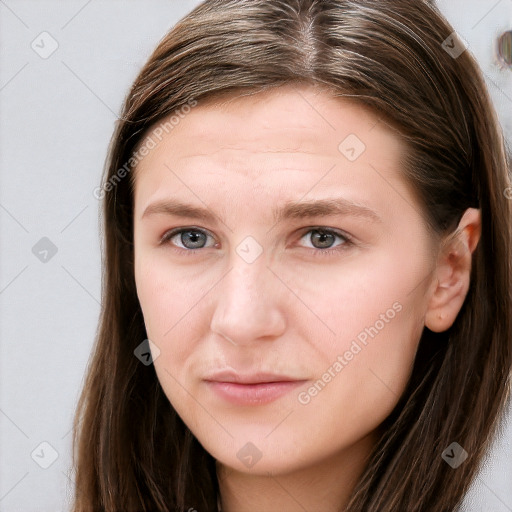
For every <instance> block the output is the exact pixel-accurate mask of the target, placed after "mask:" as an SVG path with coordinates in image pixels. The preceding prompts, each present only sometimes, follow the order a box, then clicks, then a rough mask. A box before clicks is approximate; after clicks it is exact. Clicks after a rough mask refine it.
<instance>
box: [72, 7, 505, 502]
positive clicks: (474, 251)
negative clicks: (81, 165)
mask: <svg viewBox="0 0 512 512" xmlns="http://www.w3.org/2000/svg"><path fill="white" fill-rule="evenodd" d="M509 164H510V158H509V157H508V156H507V154H506V150H505V144H504V140H503V135H502V132H501V130H500V127H499V124H498V121H497V117H496V114H495V111H494V109H493V107H492V105H491V101H490V99H489V96H488V93H487V91H486V88H485V84H484V81H483V79H482V75H481V72H480V71H479V69H478V66H477V64H476V62H475V60H474V59H473V57H471V55H470V54H469V53H468V52H467V51H465V47H464V46H463V45H462V43H461V42H460V41H459V39H458V38H457V37H456V34H454V32H453V29H452V27H450V25H449V24H448V23H447V22H446V20H445V19H444V18H443V17H442V16H441V14H440V13H439V11H438V10H437V8H436V7H435V6H434V5H433V4H432V3H430V2H427V1H422V0H414V1H410V0H407V1H405V0H403V1H402V0H393V1H391V0H385V1H381V2H375V1H373V0H352V1H350V2H349V1H346V0H322V1H320V0H265V1H263V0H261V1H260V0H248V1H240V0H207V1H205V2H204V3H202V4H201V5H199V6H198V7H197V8H196V9H195V10H194V11H192V12H191V13H190V14H189V15H188V16H186V17H185V18H184V19H183V20H181V21H180V23H178V24H177V25H176V26H175V27H174V29H173V30H172V31H171V32H170V33H169V34H168V35H167V36H166V37H165V38H164V39H163V40H162V41H161V42H160V44H159V45H158V47H157V48H156V50H155V51H154V53H153V54H152V55H151V57H150V59H149V61H148V62H147V64H146V65H145V66H144V68H143V69H142V71H141V72H140V74H139V76H138V77H137V79H136V80H135V83H134V85H133V87H132V88H131V90H130V92H129V94H128V96H127V98H126V100H125V104H124V108H123V113H122V117H121V119H120V121H119V122H118V125H117V128H116V131H115V134H114V136H113V139H112V143H111V147H110V153H109V156H108V162H107V167H106V171H105V176H104V183H103V185H102V187H101V189H100V190H99V192H100V193H99V194H98V197H102V198H104V210H103V214H104V229H105V260H104V261H105V274H104V283H103V306H104V307H103V310H102V316H101V319H100V326H99V331H98V336H97V340H96V345H95V350H94V354H93V357H92V360H91V363H90V366H89V369H88V374H87V380H86V383H85V386H84V390H83V393H82V396H81V400H80V403H79V406H78V410H77V414H76V418H75V464H76V469H77V474H76V482H77V487H76V497H75V506H74V510H75V511H76V512H78V511H84V512H85V511H89V510H105V511H118V510H123V511H136V510H159V511H174V510H180V511H182V510H189V511H191V510H197V511H203V510H208V511H216V510H223V511H224V512H234V511H236V512H244V511H258V512H262V511H273V510H279V511H295V510H329V511H338V510H347V511H354V512H355V511H363V510H364V511H373V512H377V511H379V512H383V511H386V512H391V511H397V510H400V511H401V510H404V511H405V510H407V511H429V512H430V511H439V512H441V511H448V510H450V511H451V510H454V509H456V508H457V507H458V506H459V505H460V503H461V501H462V499H463V497H464V494H465V492H466V491H467V489H468V488H469V486H470V484H471V482H472V479H473V478H474V476H475V474H476V471H477V470H478V466H479V463H480V461H481V460H482V457H483V455H484V454H485V451H486V450H487V449H488V447H489V442H490V440H491V439H492V436H493V435H494V433H495V432H496V429H497V427H498V425H499V420H500V418H501V414H502V412H503V410H504V406H505V404H506V400H507V397H508V393H509V385H510V381H509V376H510V369H511V364H512V352H511V346H510V341H511V322H510V311H511V272H510V270H511V268H510V266H511V263H510V262H511V256H512V251H511V237H510V234H511V209H510V200H509V199H507V197H510V190H512V189H510V177H509V173H508V168H509ZM151 363H153V364H151Z"/></svg>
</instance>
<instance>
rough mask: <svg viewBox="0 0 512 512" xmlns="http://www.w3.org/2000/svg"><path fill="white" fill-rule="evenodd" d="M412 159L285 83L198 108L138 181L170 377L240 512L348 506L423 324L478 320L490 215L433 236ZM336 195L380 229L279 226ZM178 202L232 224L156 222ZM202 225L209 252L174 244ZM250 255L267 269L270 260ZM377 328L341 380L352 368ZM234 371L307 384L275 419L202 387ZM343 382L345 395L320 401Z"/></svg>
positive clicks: (366, 121)
mask: <svg viewBox="0 0 512 512" xmlns="http://www.w3.org/2000/svg"><path fill="white" fill-rule="evenodd" d="M350 134H355V135H356V136H357V137H358V138H359V139H360V140H361V141H362V142H363V143H364V145H365V146H366V149H365V150H364V152H362V154H361V155H360V156H359V157H358V158H357V159H355V160H354V161H350V160H349V159H347V157H346V156H345V154H344V153H343V150H342V151H340V149H339V146H340V143H342V142H343V141H344V140H345V139H346V137H347V136H348V135H350ZM352 145H353V144H352ZM343 147H344V146H342V148H343ZM405 150H406V147H405V145H404V143H403V142H402V140H401V139H400V137H399V135H398V133H397V132H396V131H395V130H393V129H392V128H390V127H389V126H388V125H387V124H385V123H384V122H383V121H381V120H379V119H378V118H377V117H376V116H375V115H374V114H373V113H372V112H370V111H369V110H367V109H365V108H363V107H361V106H358V105H357V104H355V103H352V102H349V101H347V100H344V99H340V98H337V99H335V98H332V97H331V96H329V95H328V94H327V92H325V91H322V90H321V89H317V88H313V87H302V88H300V89H294V88H293V87H289V86H286V87H281V88H279V89H277V90H273V91H271V92H265V93H260V94H257V95H253V96H245V97H233V98H230V100H229V101H222V102H214V103H212V102H210V103H207V104H202V103H199V105H198V106H196V107H195V108H193V109H192V111H191V112H190V113H189V114H187V115H186V116H185V117H184V118H183V119H181V120H180V122H179V124H178V125H177V126H175V127H174V129H173V130H172V131H169V133H164V135H163V138H162V141H161V142H159V144H158V145H157V146H156V147H155V148H154V149H152V150H151V151H150V152H149V154H148V155H147V156H146V157H145V158H144V159H143V160H142V162H140V164H139V165H138V167H137V169H136V174H135V178H136V179H135V203H134V243H135V279H136V285H137V292H138V297H139V301H140V304H141V308H142V311H143V314H144V320H145V325H146V329H147V334H148V338H149V339H150V340H151V341H152V343H153V344H154V345H153V352H154V354H155V355H157V354H156V351H155V350H154V347H158V350H159V354H158V355H157V357H156V359H155V361H154V365H155V370H156V373H157V376H158V379H159V381H160V383H161V385H162V388H163V390H164V392H165V393H166V395H167V397H168V398H169V400H170V402H171V403H172V405H173V406H174V408H175V409H176V410H177V412H178V414H179V415H180V416H181V418H182V419H183V421H184V422H185V423H186V424H187V426H188V427H189V428H190V430H191V431H192V432H193V433H194V435H195V436H196V437H197V438H198V439H199V441H200V442H201V444H202V445H203V446H204V447H205V449H206V450H207V451H208V452H210V453H211V454H212V455H213V456H214V457H215V458H216V460H217V467H218V477H219V482H220V488H221V496H222V507H223V510H224V511H225V512H246V511H247V512H248V511H258V512H265V511H275V510H281V511H290V512H292V511H299V510H300V511H303V510H318V509H319V507H320V505H321V508H322V510H324V511H335V510H339V507H340V506H342V505H344V504H346V502H347V499H348V496H349V494H350V492H351V490H352V489H353V487H354V485H355V483H356V481H357V478H358V477H359V476H360V474H361V472H362V470H363V468H364V465H365V463H366V461H367V458H368V456H369V454H370V452H371V450H372V448H373V446H374V444H375V442H376V440H377V436H378V434H377V428H378V426H379V425H380V424H381V423H382V421H383V420H384V419H385V418H386V417H387V416H388V415H389V413H390V412H391V411H392V409H393V408H394V406H395V405H396V403H397V402H398V399H399V397H400V395H401V394H402V393H403V391H404V389H405V386H406V384H407V381H408V379H409V377H410V374H411V370H412V366H413V362H414V357H415V354H416V350H417V348H418V342H419V339H420V336H421V333H422V331H423V329H424V327H425V326H427V327H428V328H430V329H431V330H433V331H436V332H440V331H443V330H445V329H447V328H449V327H450V325H452V323H453V321H454V320H455V318H456V316H457V314H458V312H459V310H460V308H461V306H462V303H463V301H464V298H465V296H466V293H467V290H468V286H469V275H470V269H471V253H472V252H473V251H474V249H475V247H476V245H477V243H478V239H479V236H480V216H479V211H478V210H473V209H468V210H467V211H466V213H465V214H464V216H463V217H462V219H461V222H460V224H459V229H458V230H457V232H456V233H455V235H454V236H453V237H452V238H450V239H447V240H445V241H442V240H441V241H440V240H439V239H437V238H436V237H434V236H432V235H431V234H430V233H429V231H428V230H427V227H426V225H425V222H424V219H423V215H422V213H421V207H420V205H419V204H418V203H417V201H416V199H415V196H414V194H413V191H412V189H411V188H410V186H409V185H408V184H407V183H406V182H405V181H404V179H403V177H402V174H401V171H400V165H399V158H400V155H402V154H403V152H404V151H405ZM328 197H335V198H344V199H345V200H348V201H352V202H354V203H357V204H359V205H361V204H362V205H365V206H366V207H367V208H369V209H371V210H373V211H374V212H375V213H376V215H377V216H378V220H377V219H371V218H369V217H365V216H359V215H354V214H347V213H344V214H336V215H331V216H329V215H325V214H323V215H315V216H313V217H307V218H291V219H287V220H282V221H281V222H279V223H276V222H275V221H274V218H273V216H272V213H271V212H272V209H273V208H278V207H282V206H283V205H284V204H285V203H286V202H287V201H298V202H301V203H303V202H305V201H309V200H317V199H324V198H328ZM167 199H175V200H180V201H181V202H185V203H189V204H192V205H194V206H197V207H203V208H207V209H208V211H210V212H212V213H213V214H214V215H215V219H216V220H214V221H210V220H208V221H207V220H200V219H197V218H192V217H186V216H185V217H181V216H178V215H176V214H173V215H170V214H168V213H163V212H160V213H152V214H147V215H145V216H143V214H144V212H145V211H146V208H148V206H149V205H151V204H154V203H155V202H158V201H161V200H167ZM192 227H193V228H196V229H200V230H203V231H205V232H206V235H207V236H206V237H204V238H201V235H200V234H199V237H200V238H199V242H198V243H199V248H196V249H190V248H189V249H187V246H185V245H184V242H183V240H182V238H181V237H180V235H179V234H178V235H177V236H174V237H172V238H170V239H167V240H166V241H164V242H163V243H160V239H161V238H162V237H163V235H164V234H165V233H168V232H169V231H170V230H171V229H173V228H189V229H190V228H192ZM318 227H323V228H329V229H331V230H334V231H336V232H341V233H346V234H348V235H350V237H352V238H351V239H352V242H353V243H351V244H349V243H347V242H346V241H345V239H344V238H342V237H338V236H336V233H335V234H334V235H332V236H330V237H329V235H328V237H327V242H325V239H324V246H322V245H320V244H321V242H318V236H316V238H315V233H316V235H318V232H315V231H314V228H318ZM312 230H313V231H312ZM247 236H251V237H252V238H253V239H254V240H255V241H256V242H257V244H259V247H260V248H261V250H262V252H261V254H260V255H259V256H258V257H257V258H256V259H255V260H254V261H252V262H248V261H246V259H244V258H243V257H241V256H240V254H239V253H238V252H237V247H238V246H239V245H240V244H241V242H242V241H244V240H245V239H246V237H247ZM245 241H246V240H245ZM246 242H247V241H246ZM185 243H187V239H185ZM201 243H202V245H201ZM251 243H252V242H251ZM325 244H326V245H327V247H326V245H325ZM188 247H190V242H189V245H188ZM240 247H242V248H244V249H245V250H246V251H248V253H251V254H255V253H254V252H251V251H254V247H256V245H254V247H253V246H248V245H244V244H242V245H241V246H240ZM315 248H316V249H317V254H315ZM329 249H330V250H331V251H332V252H331V253H325V251H326V250H329ZM187 251H188V252H187ZM321 251H324V253H323V254H321ZM242 254H243V253H242ZM393 305H395V306H394V307H395V310H394V313H395V314H394V316H393V318H392V319H390V318H389V316H391V313H389V314H388V313H386V312H389V310H390V309H393ZM398 309H399V310H400V311H397V310H398ZM382 315H384V317H385V318H384V319H383V317H382ZM378 320H381V323H383V325H384V326H383V327H382V328H380V325H381V324H380V323H379V324H376V322H377V321H378ZM386 320H387V321H386ZM376 325H378V328H377V331H378V332H377V334H376V335H374V336H373V337H370V336H368V339H367V340H366V341H367V343H366V344H365V345H363V344H362V343H358V345H359V346H360V348H361V350H360V351H358V352H357V353H356V354H355V355H353V357H352V358H351V359H350V360H347V359H346V358H345V359H344V361H345V363H346V364H344V365H343V367H342V370H341V371H338V372H336V371H334V370H333V363H335V362H336V361H337V360H338V361H339V359H338V356H342V357H344V354H346V352H347V351H350V348H351V347H352V348H354V345H353V344H352V343H353V341H354V340H356V341H357V340H358V338H357V337H358V335H359V336H360V337H361V336H362V335H361V333H362V332H363V331H365V328H369V327H370V326H376ZM355 350H357V349H355ZM224 368H234V369H235V370H236V371H237V372H240V373H244V372H245V373H249V372H251V371H272V372H275V373H279V374H285V375H288V376H290V377H294V378H297V379H301V380H304V381H305V382H304V383H303V384H301V385H300V386H298V387H297V389H295V390H293V391H291V392H289V393H287V394H285V395H284V396H282V397H280V398H278V399H277V400H275V401H273V402H270V403H267V404H261V405H241V406H240V405H233V404H232V403H230V402H227V401H225V400H224V399H223V398H221V397H219V396H218V395H217V394H216V393H214V392H213V391H212V390H211V388H210V386H209V385H208V384H207V383H206V382H205V381H204V378H205V377H206V376H207V375H209V374H210V373H211V372H212V371H214V370H216V369H219V370H220V369H224ZM328 369H330V370H331V374H330V375H331V379H330V381H329V382H328V383H327V384H326V385H325V386H324V387H323V388H321V390H320V391H317V393H316V394H314V396H312V395H311V393H310V392H309V391H308V390H311V387H312V386H313V385H314V383H315V382H317V381H318V380H319V379H322V378H323V379H324V382H325V380H327V377H325V374H326V372H328ZM333 373H334V376H333V375H332V374H333ZM322 376H324V377H322ZM300 393H302V395H300ZM299 396H302V398H303V400H302V402H301V401H300V400H299ZM307 396H309V398H310V400H309V401H307V398H304V397H307ZM305 401H307V403H303V402H305ZM248 442H250V443H252V445H254V446H255V447H256V448H257V451H258V452H259V453H260V454H261V458H260V459H259V460H258V461H257V462H256V463H255V464H254V465H253V466H252V467H247V465H246V464H245V463H244V462H243V460H241V459H242V457H240V458H239V457H237V453H238V452H239V450H240V449H242V447H244V445H246V444H247V443H248ZM252 445H251V446H252ZM246 450H249V451H251V450H253V451H254V453H253V455H254V454H256V453H257V452H256V450H255V449H254V448H247V447H246ZM242 453H244V452H242Z"/></svg>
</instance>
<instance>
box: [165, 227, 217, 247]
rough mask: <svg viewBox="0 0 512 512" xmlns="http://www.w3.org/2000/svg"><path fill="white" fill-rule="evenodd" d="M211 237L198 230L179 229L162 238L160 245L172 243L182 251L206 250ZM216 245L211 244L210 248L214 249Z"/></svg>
mask: <svg viewBox="0 0 512 512" xmlns="http://www.w3.org/2000/svg"><path fill="white" fill-rule="evenodd" d="M208 237H211V235H210V234H209V233H208V232H206V231H203V230H202V229H197V228H179V229H173V230H171V231H168V232H167V233H165V234H164V236H163V237H162V239H161V241H160V243H161V244H163V243H166V242H171V243H172V244H173V245H175V246H176V247H178V248H180V249H184V250H192V249H204V248H206V247H208V246H207V245H206V242H207V240H208ZM211 238H213V237H211ZM214 246H215V243H213V244H210V246H209V247H214Z"/></svg>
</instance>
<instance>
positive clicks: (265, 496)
mask: <svg viewBox="0 0 512 512" xmlns="http://www.w3.org/2000/svg"><path fill="white" fill-rule="evenodd" d="M374 442H375V439H374V437H373V436H372V435H370V436H367V437H365V438H363V439H361V440H360V441H358V443H356V444H354V445H352V446H350V447H349V448H347V449H344V450H342V451H340V452H338V453H336V454H334V455H333V456H331V457H330V458H329V459H328V460H325V459H323V460H321V461H319V462H318V463H316V464H313V465H311V466H310V467H307V468H300V469H297V470H294V471H291V472H288V473H286V474H270V473H269V474H267V475H251V474H248V473H244V472H240V471H237V470H234V469H231V468H228V467H226V466H224V465H222V464H220V463H219V462H217V477H218V481H219V488H220V495H221V502H222V512H275V511H276V510H279V511H280V512H304V511H305V510H320V509H321V510H322V512H340V511H341V510H344V509H345V507H346V505H347V504H348V500H349V497H350V494H351V493H352V490H353V489H354V487H355V485H356V483H357V481H358V479H359V477H360V476H361V474H362V472H363V470H364V468H365V465H366V463H367V461H368V456H369V455H370V452H371V450H372V448H373V446H374Z"/></svg>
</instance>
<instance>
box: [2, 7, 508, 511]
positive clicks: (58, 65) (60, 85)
mask: <svg viewBox="0 0 512 512" xmlns="http://www.w3.org/2000/svg"><path fill="white" fill-rule="evenodd" d="M198 3H199V2H198V1H197V0H190V1H184V0H180V1H172V0H169V1H147V0H146V1H142V0H138V1H133V0H132V1H127V0H125V1H115V0H108V1H107V0H103V1H100V0H89V1H84V0H82V1H80V2H77V1H66V2H64V1H35V0H32V1H22V0H18V1H14V0H9V1H8V0H0V70H1V71H0V167H1V187H0V244H1V251H2V252H1V254H2V257H1V260H0V312H1V320H2V321H1V324H0V340H1V345H0V351H1V357H0V453H1V456H0V511H2V512H32V511H34V512H35V511H37V512H41V511H66V510H69V503H70V497H71V492H72V487H73V483H72V479H73V474H72V472H71V458H70V453H71V452H70V450H71V422H72V417H73V412H74V408H75V406H76V401H77V399H78V394H79V391H80V389H81V386H82V384H83V376H84V371H85V368H86V365H87V361H88V358H89V355H90V351H91V348H92V343H93V339H94V335H95V331H96V326H97V321H98V314H99V310H100V306H99V299H100V276H101V268H100V263H101V260H100V241H99V232H98V206H99V204H98V201H97V200H96V199H95V198H94V196H93V190H94V189H95V187H97V186H98V184H99V182H100V176H101V172H102V168H103V164H104V159H105V155H106V150H107V145H108V142H109V140H110V136H111V133H112V131H113V128H114V123H115V120H116V115H117V113H118V112H119V110H120V107H121V103H122V100H123V98H124V96H125V94H126V92H127V89H128V87H129V86H130V84H131V82H132V81H133V79H134V78H135V76H136V74H137V72H138V71H139V69H140V67H141V66H142V64H143V63H144V62H145V60H146V59H147V57H148V56H149V54H150V52H151V51H152V49H153V48H154V47H155V45H156V44H157V43H158V41H159V40H160V38H161V37H163V35H164V34H165V33H166V32H167V30H168V29H169V28H170V27H171V26H172V25H173V24H174V23H175V22H176V21H177V20H178V19H179V18H180V17H182V16H183V15H184V14H185V13H186V12H188V11H189V10H190V9H191V8H192V7H193V6H195V5H197V4H198ZM439 5H440V7H441V8H442V10H443V11H444V12H445V14H446V15H447V17H448V19H449V20H450V22H451V23H452V24H453V25H454V27H455V29H456V30H457V31H458V32H459V33H460V34H461V35H462V37H463V38H464V39H465V40H466V41H467V42H468V43H469V49H470V51H472V52H473V53H474V54H475V55H476V56H477V58H478V59H479V61H480V63H481V66H482V69H483V70H484V72H485V74H486V77H487V82H488V85H489V89H490V91H491V94H492V96H493V99H494V101H495V103H496V107H497V109H498V111H499V115H500V120H501V123H502V125H503V127H504V130H505V132H506V134H507V137H508V140H509V141H512V70H510V69H500V67H499V66H498V65H497V59H496V56H495V40H496V37H497V35H498V34H499V33H501V32H503V31H504V30H510V29H512V0H500V1H495V0H489V1H482V0H465V1H462V0H457V1H455V0H443V1H441V2H439ZM43 32H47V33H48V34H49V36H48V35H44V34H43V35H41V34H42V33H43ZM55 44H57V45H58V47H57V49H56V50H55V52H54V53H52V54H51V55H47V53H49V52H50V50H51V49H52V45H55ZM44 237H46V238H47V239H49V240H50V241H51V244H48V242H47V241H45V240H43V241H41V239H42V238H44ZM36 244H38V245H36ZM34 246H36V249H34V250H33V247H34ZM52 249H53V251H55V249H56V251H57V252H56V253H55V254H53V253H52ZM45 250H47V251H49V252H47V253H45V252H44V251H45ZM34 253H35V254H34ZM41 258H42V259H43V261H41ZM45 258H46V261H44V259H45ZM509 418H510V417H509ZM511 439H512V425H511V422H510V419H509V422H508V425H505V434H504V436H503V437H501V438H498V439H497V443H496V445H495V448H494V450H493V451H492V452H491V453H490V454H489V460H488V462H487V464H486V465H485V466H484V467H483V468H482V472H481V473H480V475H479V476H478V478H477V479H476V480H475V485H474V486H473V488H472V490H471V492H470V493H469V494H468V496H467V500H466V506H465V510H468V511H471V512H477V511H484V510H485V511H486V512H506V511H512V449H511ZM41 443H48V444H43V445H41ZM55 457H56V459H55V460H53V459H54V458H55ZM44 466H48V468H47V469H44Z"/></svg>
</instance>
